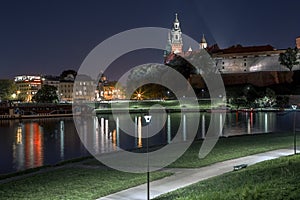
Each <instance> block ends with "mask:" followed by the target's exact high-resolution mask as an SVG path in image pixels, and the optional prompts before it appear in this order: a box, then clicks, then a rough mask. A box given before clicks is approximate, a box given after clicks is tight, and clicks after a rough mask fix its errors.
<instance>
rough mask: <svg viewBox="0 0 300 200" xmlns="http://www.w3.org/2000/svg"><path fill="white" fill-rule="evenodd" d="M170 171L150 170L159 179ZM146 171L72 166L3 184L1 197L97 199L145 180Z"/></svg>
mask: <svg viewBox="0 0 300 200" xmlns="http://www.w3.org/2000/svg"><path fill="white" fill-rule="evenodd" d="M169 175H171V174H170V173H165V172H154V173H151V179H152V180H156V179H160V178H162V177H165V176H169ZM146 180H147V179H146V175H145V174H132V173H125V172H119V171H116V170H111V169H105V168H96V169H95V168H94V169H93V168H80V167H71V168H63V169H57V170H54V171H49V172H45V173H41V174H36V175H33V176H30V177H27V178H23V179H20V180H16V181H12V182H8V183H3V184H0V197H1V199H39V200H40V199H51V200H52V199H53V200H54V199H72V200H73V199H96V198H99V197H101V196H106V195H108V194H111V193H114V192H117V191H120V190H124V189H127V188H130V187H133V186H136V185H140V184H142V183H145V182H146Z"/></svg>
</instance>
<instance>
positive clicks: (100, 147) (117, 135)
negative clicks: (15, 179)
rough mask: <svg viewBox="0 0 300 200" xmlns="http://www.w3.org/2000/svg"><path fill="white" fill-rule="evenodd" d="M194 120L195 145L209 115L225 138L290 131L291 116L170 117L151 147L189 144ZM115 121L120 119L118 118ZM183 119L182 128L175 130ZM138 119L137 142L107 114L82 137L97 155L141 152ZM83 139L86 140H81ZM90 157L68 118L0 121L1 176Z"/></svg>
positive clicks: (137, 122)
mask: <svg viewBox="0 0 300 200" xmlns="http://www.w3.org/2000/svg"><path fill="white" fill-rule="evenodd" d="M195 115H198V117H200V118H199V119H200V121H199V128H198V132H197V135H196V138H197V139H201V138H203V137H205V134H206V131H207V128H208V125H209V122H210V118H211V115H215V116H214V117H217V118H219V120H220V121H222V120H224V119H225V124H224V128H223V129H222V130H219V133H218V134H219V135H220V136H224V137H227V136H233V135H243V134H257V133H268V132H274V131H292V130H293V119H294V117H293V116H294V115H293V113H292V112H286V113H276V112H231V113H226V114H225V113H206V112H204V113H200V114H199V113H169V114H167V116H166V120H165V123H164V125H163V128H162V129H161V130H160V131H159V132H158V133H157V134H155V135H154V136H153V137H151V140H150V145H161V144H162V145H163V144H168V143H169V142H171V140H172V138H173V136H174V134H176V133H177V131H178V134H182V137H181V138H182V140H183V141H184V140H187V139H193V138H190V136H189V129H188V127H187V125H186V124H188V123H185V122H192V121H193V118H194V117H195ZM199 115H200V116H199ZM224 115H226V117H225V116H224ZM117 118H122V114H119V116H117ZM181 118H182V122H183V128H182V130H178V127H179V126H178V124H179V122H180V120H181ZM142 119H143V115H142V114H134V115H132V121H133V122H134V124H135V127H134V130H135V133H134V134H135V137H133V136H129V135H127V134H125V133H124V132H122V130H121V129H119V127H118V123H117V122H116V121H115V119H114V118H113V116H112V115H110V114H105V115H98V117H97V118H94V121H93V122H92V125H91V126H92V127H89V128H87V129H86V130H83V133H81V134H93V137H94V138H95V141H96V142H95V144H94V148H95V149H96V151H97V152H99V153H106V152H111V151H115V150H117V148H118V147H120V148H123V149H133V148H139V147H142V146H143V145H144V139H142V135H143V134H145V133H142V129H141V126H142ZM153 120H157V121H160V120H161V119H159V118H157V119H155V118H154V119H153ZM295 120H296V122H297V121H298V122H299V121H300V115H296V119H295ZM296 124H297V123H296ZM299 126H300V125H299ZM90 130H94V131H90ZM81 138H85V137H84V136H81ZM89 155H90V154H89V152H88V151H87V150H86V149H85V147H84V145H83V144H82V142H81V140H80V138H79V136H78V134H77V131H76V128H75V125H74V121H73V118H71V117H70V118H55V119H54V118H43V119H42V118H41V119H26V120H1V121H0V159H1V162H0V174H5V173H11V172H16V171H21V170H25V169H29V168H34V167H39V166H43V165H49V164H55V163H58V162H60V161H64V160H68V159H73V158H77V157H83V156H89Z"/></svg>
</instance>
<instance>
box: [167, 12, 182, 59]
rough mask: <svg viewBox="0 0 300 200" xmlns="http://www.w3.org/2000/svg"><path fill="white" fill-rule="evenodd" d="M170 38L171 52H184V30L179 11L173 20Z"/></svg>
mask: <svg viewBox="0 0 300 200" xmlns="http://www.w3.org/2000/svg"><path fill="white" fill-rule="evenodd" d="M170 39H171V40H170V42H171V44H170V45H171V52H174V53H176V54H178V53H182V46H183V44H182V32H181V28H180V22H179V20H178V15H177V13H176V14H175V21H174V22H173V27H172V30H171V36H170Z"/></svg>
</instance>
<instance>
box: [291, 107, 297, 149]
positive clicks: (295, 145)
mask: <svg viewBox="0 0 300 200" xmlns="http://www.w3.org/2000/svg"><path fill="white" fill-rule="evenodd" d="M292 109H293V111H294V124H293V131H294V154H296V153H297V143H296V142H297V141H296V109H297V105H292Z"/></svg>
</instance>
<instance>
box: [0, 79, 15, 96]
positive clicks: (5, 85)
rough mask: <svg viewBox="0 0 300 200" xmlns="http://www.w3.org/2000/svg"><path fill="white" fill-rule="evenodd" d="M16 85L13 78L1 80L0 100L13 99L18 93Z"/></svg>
mask: <svg viewBox="0 0 300 200" xmlns="http://www.w3.org/2000/svg"><path fill="white" fill-rule="evenodd" d="M16 91H17V88H16V85H15V83H14V81H12V80H0V100H11V99H13V94H15V95H16Z"/></svg>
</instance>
